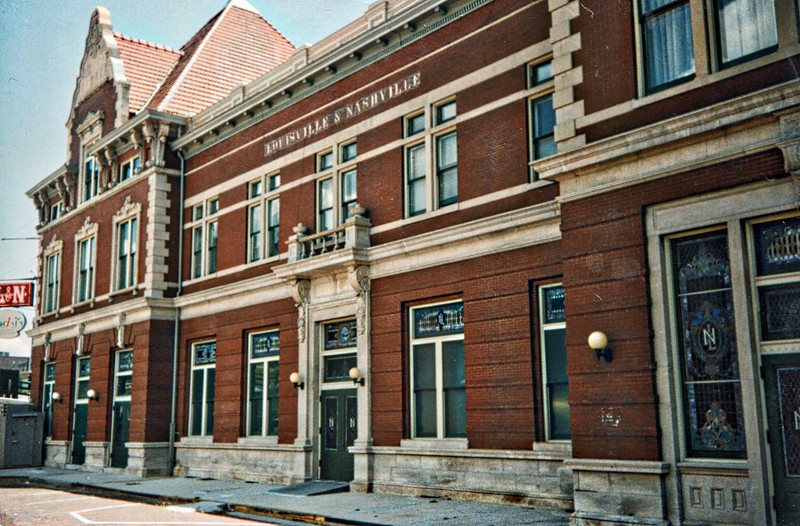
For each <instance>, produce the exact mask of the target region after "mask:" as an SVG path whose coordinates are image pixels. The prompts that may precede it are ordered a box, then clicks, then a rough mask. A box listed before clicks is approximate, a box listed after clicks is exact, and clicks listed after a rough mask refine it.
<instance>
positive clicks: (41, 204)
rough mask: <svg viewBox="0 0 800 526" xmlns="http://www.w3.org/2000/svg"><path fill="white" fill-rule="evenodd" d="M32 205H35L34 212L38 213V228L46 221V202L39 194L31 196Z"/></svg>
mask: <svg viewBox="0 0 800 526" xmlns="http://www.w3.org/2000/svg"><path fill="white" fill-rule="evenodd" d="M33 203H34V205H36V210H37V211H38V212H39V226H41V225H43V224H44V223H45V221H46V217H47V216H46V214H45V205H46V204H47V203H46V200H45V199H44V197H42V193H41V192H36V193H35V194H33Z"/></svg>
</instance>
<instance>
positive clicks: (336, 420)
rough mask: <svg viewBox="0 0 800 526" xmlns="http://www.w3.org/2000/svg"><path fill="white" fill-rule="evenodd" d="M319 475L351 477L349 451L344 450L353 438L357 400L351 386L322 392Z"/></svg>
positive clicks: (356, 420) (338, 477)
mask: <svg viewBox="0 0 800 526" xmlns="http://www.w3.org/2000/svg"><path fill="white" fill-rule="evenodd" d="M321 399H322V413H321V414H322V426H321V433H322V436H321V437H320V439H321V443H322V451H321V455H320V478H321V479H325V480H340V481H343V482H349V481H351V480H353V454H352V453H349V452H348V451H347V448H348V447H349V446H352V445H353V442H354V441H355V439H356V433H357V431H358V429H357V427H356V426H357V422H358V403H357V398H356V391H355V389H346V390H341V391H323V392H322V397H321Z"/></svg>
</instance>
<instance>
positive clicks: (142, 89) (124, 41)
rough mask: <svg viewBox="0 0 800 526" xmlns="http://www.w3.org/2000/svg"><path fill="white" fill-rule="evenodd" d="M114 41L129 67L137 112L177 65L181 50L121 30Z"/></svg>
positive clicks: (131, 102) (131, 105)
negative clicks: (121, 32) (124, 33)
mask: <svg viewBox="0 0 800 526" xmlns="http://www.w3.org/2000/svg"><path fill="white" fill-rule="evenodd" d="M114 40H116V42H117V47H118V48H119V52H120V58H121V59H122V63H123V65H124V68H125V78H126V79H127V80H128V82H130V83H131V89H130V95H129V102H128V104H129V110H130V111H131V113H134V112H137V111H139V110H140V109H142V107H144V105H145V103H146V102H147V101H148V100H149V99H150V97H151V95H152V94H153V92H154V91H155V89H156V88H157V87H158V85H159V84H160V83H161V81H162V80H163V79H164V77H165V76H166V75H167V73H169V72H170V70H172V68H173V67H174V66H175V63H176V62H177V61H178V58H179V57H180V56H181V52H180V51H176V50H174V49H171V48H168V47H166V46H162V45H160V44H153V43H151V42H147V41H145V40H139V39H136V38H131V37H129V36H126V35H123V34H120V33H114Z"/></svg>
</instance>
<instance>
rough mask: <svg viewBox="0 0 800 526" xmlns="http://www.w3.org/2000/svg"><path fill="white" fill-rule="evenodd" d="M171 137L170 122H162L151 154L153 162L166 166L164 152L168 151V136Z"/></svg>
mask: <svg viewBox="0 0 800 526" xmlns="http://www.w3.org/2000/svg"><path fill="white" fill-rule="evenodd" d="M168 137H169V124H167V123H162V124H160V125H159V126H158V139H157V140H156V141H154V143H153V145H152V147H151V151H150V156H151V158H152V160H153V164H155V165H156V166H159V167H161V166H164V152H165V151H166V145H167V138H168Z"/></svg>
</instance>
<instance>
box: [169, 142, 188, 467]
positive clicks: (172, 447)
mask: <svg viewBox="0 0 800 526" xmlns="http://www.w3.org/2000/svg"><path fill="white" fill-rule="evenodd" d="M178 157H180V159H181V175H180V178H181V190H180V199H179V200H178V203H179V206H180V211H179V213H178V290H177V291H176V292H175V299H176V300H177V299H178V297H180V295H181V292H182V291H183V214H184V210H183V200H184V181H185V179H186V159H185V158H184V156H183V152H182V151H181V150H178ZM180 329H181V308H180V307H178V306H175V327H174V329H173V334H174V339H173V342H172V407H171V413H170V419H169V456H168V459H169V460H168V462H169V476H170V477H171V476H173V475H174V474H175V432H176V431H175V428H176V417H177V412H178V352H179V351H180V342H181V340H180Z"/></svg>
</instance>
